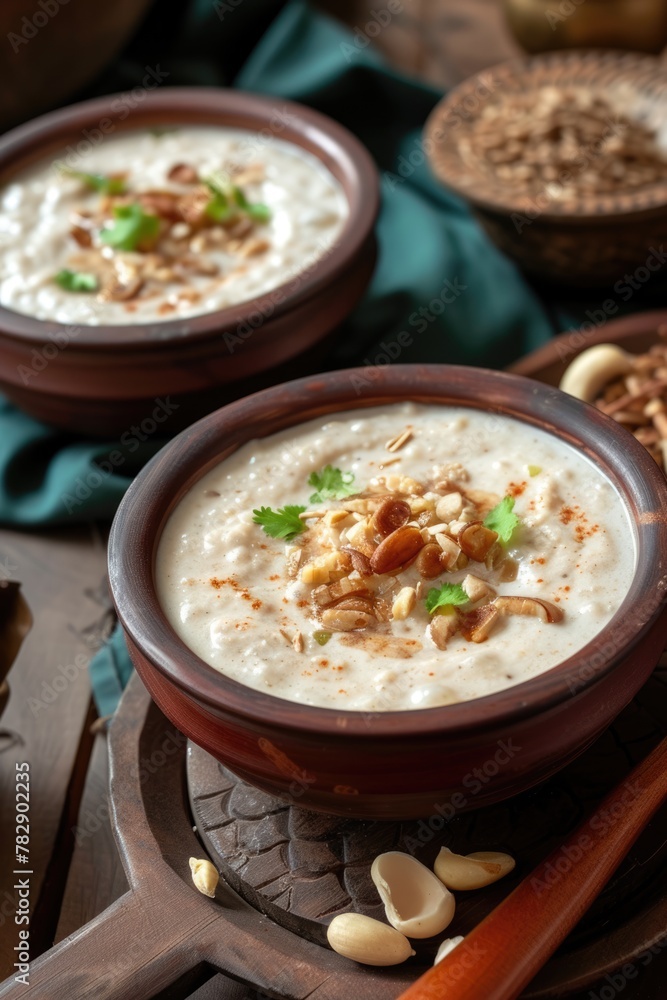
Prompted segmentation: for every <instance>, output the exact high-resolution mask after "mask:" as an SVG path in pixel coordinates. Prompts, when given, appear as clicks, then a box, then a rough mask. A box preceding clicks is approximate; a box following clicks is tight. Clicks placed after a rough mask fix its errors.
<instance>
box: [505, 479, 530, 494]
mask: <svg viewBox="0 0 667 1000" xmlns="http://www.w3.org/2000/svg"><path fill="white" fill-rule="evenodd" d="M527 485H528V483H527V482H525V481H524V482H522V483H510V484H509V486H508V487H507V492H508V493H509V495H510V496H511V497H520V496H521V494H522V493H523V491H524V490H525V488H526V486H527Z"/></svg>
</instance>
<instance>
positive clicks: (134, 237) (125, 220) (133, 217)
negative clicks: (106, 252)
mask: <svg viewBox="0 0 667 1000" xmlns="http://www.w3.org/2000/svg"><path fill="white" fill-rule="evenodd" d="M113 214H114V218H115V220H116V221H115V222H114V224H113V226H112V227H111V229H103V230H102V232H101V233H100V238H101V240H102V242H103V243H108V245H109V246H112V247H116V248H117V249H118V250H135V249H136V248H137V247H138V246H139V245H140V244H142V243H145V242H146V241H151V240H153V239H154V238H155V237H156V236H157V234H158V233H159V231H160V220H159V219H158V217H157V215H147V214H146V212H144V210H143V208H142V207H141V205H139V204H137V202H132V203H131V204H130V205H116V206H115V207H114V210H113Z"/></svg>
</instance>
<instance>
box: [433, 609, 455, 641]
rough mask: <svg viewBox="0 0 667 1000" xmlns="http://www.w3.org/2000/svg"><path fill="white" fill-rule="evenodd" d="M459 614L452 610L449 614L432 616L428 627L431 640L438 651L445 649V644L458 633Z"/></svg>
mask: <svg viewBox="0 0 667 1000" xmlns="http://www.w3.org/2000/svg"><path fill="white" fill-rule="evenodd" d="M459 623H460V612H459V611H457V609H456V608H452V610H451V613H450V614H444V615H439V614H435V615H433V618H432V619H431V622H430V624H429V627H428V631H429V635H430V636H431V639H432V640H433V642H434V643H435V645H436V646H437V647H438V649H447V643H448V642H449V640H450V639H451V638H452V636H453V635H455V634H456V633H457V632H458V629H459Z"/></svg>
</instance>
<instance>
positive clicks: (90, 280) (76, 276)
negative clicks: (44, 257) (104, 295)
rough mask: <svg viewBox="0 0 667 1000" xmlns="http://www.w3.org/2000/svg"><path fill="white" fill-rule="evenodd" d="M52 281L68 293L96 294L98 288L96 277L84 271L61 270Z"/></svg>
mask: <svg viewBox="0 0 667 1000" xmlns="http://www.w3.org/2000/svg"><path fill="white" fill-rule="evenodd" d="M53 280H54V281H55V283H56V284H57V285H60V287H61V288H64V289H65V290H66V291H68V292H96V291H97V288H98V286H99V282H98V280H97V276H96V275H94V274H88V273H86V272H85V271H69V270H68V269H67V268H63V270H62V271H58V273H57V274H56V275H55V276H54V278H53Z"/></svg>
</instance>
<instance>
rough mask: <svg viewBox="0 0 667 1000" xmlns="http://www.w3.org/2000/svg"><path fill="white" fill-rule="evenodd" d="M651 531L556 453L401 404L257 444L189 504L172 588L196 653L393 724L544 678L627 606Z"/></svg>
mask: <svg viewBox="0 0 667 1000" xmlns="http://www.w3.org/2000/svg"><path fill="white" fill-rule="evenodd" d="M634 567H635V544H634V531H633V528H632V525H631V523H630V520H629V515H628V512H627V510H626V508H625V505H624V503H623V501H622V500H621V498H620V496H619V495H618V493H617V492H616V490H615V489H614V487H613V486H612V484H611V483H610V482H609V481H608V480H607V479H606V477H605V476H604V475H603V474H602V473H601V471H600V470H599V469H598V468H597V467H596V466H595V465H593V464H592V463H591V462H590V461H589V460H588V459H587V458H585V457H584V456H583V455H582V454H580V453H578V452H576V451H575V450H574V449H572V448H570V447H569V446H567V445H566V444H564V443H563V442H561V441H559V440H558V439H557V438H555V437H553V436H551V435H549V434H547V433H545V432H543V431H541V430H538V429H536V428H533V427H530V426H529V425H527V424H523V423H520V422H518V421H515V420H513V419H510V418H508V417H503V416H497V415H492V414H486V413H483V412H481V411H478V410H473V409H466V408H450V407H441V406H422V405H416V404H411V403H407V404H397V405H391V406H387V407H383V408H370V409H360V410H353V411H348V412H343V413H339V414H334V415H331V416H328V417H325V418H320V419H318V420H313V421H310V422H309V423H305V424H302V425H300V426H297V427H292V428H289V429H288V430H286V431H281V432H279V433H277V434H275V435H273V436H271V437H267V438H265V439H262V440H257V441H251V442H249V443H248V444H246V445H245V446H243V447H242V448H240V449H239V450H238V451H237V452H236V453H235V454H233V455H232V456H230V457H229V458H228V459H226V460H225V461H223V462H221V463H220V464H219V465H218V466H217V467H215V468H214V469H212V470H211V471H210V472H208V473H207V475H205V476H204V477H203V478H202V479H201V480H200V481H199V482H198V483H197V484H196V485H195V486H194V487H193V488H192V489H191V490H190V491H189V492H188V493H187V494H186V496H185V497H184V498H183V499H182V500H181V502H180V503H179V505H178V506H177V508H176V509H175V511H174V512H173V513H172V515H171V517H170V519H169V521H168V523H167V525H166V528H165V530H164V532H163V535H162V538H161V540H160V545H159V551H158V558H157V583H158V592H159V597H160V600H161V603H162V605H163V607H164V610H165V612H166V614H167V616H168V618H169V620H170V621H171V623H172V625H173V627H174V629H175V630H176V632H177V633H178V634H179V636H180V637H181V639H182V640H183V641H184V642H185V643H186V644H187V645H188V646H189V647H190V648H191V649H193V650H194V652H195V653H197V654H198V655H199V656H200V657H201V658H202V659H203V660H205V661H206V662H207V663H209V664H211V665H212V666H213V667H215V668H216V669H217V670H219V671H220V672H221V673H223V674H225V675H226V676H228V677H230V678H234V679H235V680H237V681H240V682H241V683H243V684H246V685H248V686H250V687H253V688H256V689H258V690H260V691H264V692H267V693H270V694H273V695H276V696H278V697H281V698H286V699H288V700H290V701H296V702H302V703H305V704H309V705H319V706H325V707H330V708H335V709H352V710H359V711H371V712H375V711H389V710H397V709H398V710H401V709H415V708H425V707H432V706H436V705H445V704H449V703H453V702H459V701H464V700H468V699H472V698H478V697H480V696H483V695H488V694H490V693H492V692H494V691H499V690H501V689H503V688H508V687H511V686H512V685H514V684H518V683H520V682H521V681H525V680H527V679H529V678H531V677H535V676H536V675H538V674H540V673H543V672H544V671H546V670H548V669H549V668H551V667H553V666H555V665H556V664H558V663H560V662H561V661H562V660H564V659H566V658H567V657H569V656H570V655H572V654H573V653H575V652H576V651H577V650H578V649H581V647H583V646H584V645H585V644H586V643H587V642H589V641H590V640H591V639H592V638H593V637H594V636H595V635H596V634H597V633H598V632H599V631H600V629H601V628H602V627H603V626H604V625H605V624H606V623H607V622H608V621H609V620H610V618H611V617H612V616H613V615H614V613H615V612H616V611H617V610H618V608H619V606H620V604H621V602H622V601H623V598H624V597H625V595H626V593H627V591H628V589H629V586H630V583H631V580H632V577H633V574H634Z"/></svg>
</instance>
